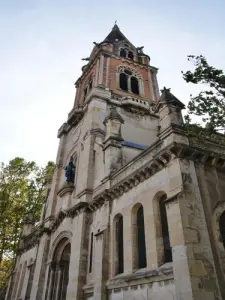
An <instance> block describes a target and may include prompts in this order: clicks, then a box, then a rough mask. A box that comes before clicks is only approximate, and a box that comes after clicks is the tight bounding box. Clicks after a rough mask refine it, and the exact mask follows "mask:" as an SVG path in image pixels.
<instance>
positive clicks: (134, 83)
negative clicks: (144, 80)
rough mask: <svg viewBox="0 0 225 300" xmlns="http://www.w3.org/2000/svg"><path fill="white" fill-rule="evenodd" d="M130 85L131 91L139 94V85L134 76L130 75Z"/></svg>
mask: <svg viewBox="0 0 225 300" xmlns="http://www.w3.org/2000/svg"><path fill="white" fill-rule="evenodd" d="M130 85H131V91H132V93H134V94H137V95H139V85H138V80H137V78H136V77H134V76H132V77H131V78H130Z"/></svg>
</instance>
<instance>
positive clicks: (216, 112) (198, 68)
mask: <svg viewBox="0 0 225 300" xmlns="http://www.w3.org/2000/svg"><path fill="white" fill-rule="evenodd" d="M188 60H189V61H191V62H192V63H193V64H194V67H195V69H194V70H193V71H187V72H185V73H184V72H182V74H183V78H184V80H185V81H186V82H188V83H189V82H191V83H193V84H199V83H200V84H204V85H206V89H205V90H204V91H202V92H200V93H199V94H198V95H197V96H195V97H192V96H191V100H190V101H189V103H188V106H187V108H188V115H187V116H185V119H186V120H187V121H188V122H190V121H191V118H190V115H196V116H201V117H202V121H203V124H205V125H206V127H207V128H208V129H212V130H214V129H217V130H218V129H219V130H221V129H224V128H225V75H224V73H223V70H220V69H216V68H214V67H212V66H210V65H209V64H208V62H207V60H206V58H205V57H204V56H202V55H200V56H194V55H189V56H188Z"/></svg>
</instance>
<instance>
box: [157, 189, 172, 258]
mask: <svg viewBox="0 0 225 300" xmlns="http://www.w3.org/2000/svg"><path fill="white" fill-rule="evenodd" d="M165 199H166V195H163V196H162V197H161V199H160V202H159V210H160V218H161V228H162V239H163V248H164V262H165V263H166V262H171V261H172V251H171V246H170V237H169V228H168V221H167V213H166V206H165V203H164V200H165Z"/></svg>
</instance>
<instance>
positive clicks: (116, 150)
mask: <svg viewBox="0 0 225 300" xmlns="http://www.w3.org/2000/svg"><path fill="white" fill-rule="evenodd" d="M123 123H124V120H123V118H122V117H121V116H120V115H119V113H118V112H117V111H116V108H115V107H114V106H112V107H110V111H109V113H108V115H107V116H106V118H105V120H104V122H103V124H104V125H105V126H106V136H105V140H104V142H103V144H104V148H103V151H104V155H105V176H108V175H109V174H110V173H111V172H113V171H116V170H117V169H118V168H120V167H121V166H122V151H121V142H122V141H123V138H122V136H121V124H123Z"/></svg>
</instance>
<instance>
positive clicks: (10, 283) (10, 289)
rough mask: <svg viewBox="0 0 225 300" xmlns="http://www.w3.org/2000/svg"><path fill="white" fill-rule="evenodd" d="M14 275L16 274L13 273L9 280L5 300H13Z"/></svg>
mask: <svg viewBox="0 0 225 300" xmlns="http://www.w3.org/2000/svg"><path fill="white" fill-rule="evenodd" d="M14 274H15V272H13V273H12V274H11V276H10V278H9V282H8V287H7V291H6V296H5V300H11V295H12V289H13V285H14V280H13V279H14V276H15V275H14Z"/></svg>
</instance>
